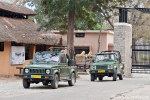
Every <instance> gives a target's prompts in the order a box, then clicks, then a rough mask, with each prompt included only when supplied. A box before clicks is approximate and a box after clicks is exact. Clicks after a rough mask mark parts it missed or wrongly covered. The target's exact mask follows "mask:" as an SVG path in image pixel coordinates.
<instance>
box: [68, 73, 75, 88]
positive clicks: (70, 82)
mask: <svg viewBox="0 0 150 100" xmlns="http://www.w3.org/2000/svg"><path fill="white" fill-rule="evenodd" d="M75 82H76V77H75V74H74V73H72V74H71V80H69V81H68V84H69V86H74V85H75Z"/></svg>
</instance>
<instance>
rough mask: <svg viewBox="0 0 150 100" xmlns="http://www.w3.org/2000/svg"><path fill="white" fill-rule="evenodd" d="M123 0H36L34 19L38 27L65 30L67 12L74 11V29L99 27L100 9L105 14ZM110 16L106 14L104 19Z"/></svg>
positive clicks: (66, 26)
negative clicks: (39, 25) (38, 24)
mask: <svg viewBox="0 0 150 100" xmlns="http://www.w3.org/2000/svg"><path fill="white" fill-rule="evenodd" d="M123 2H124V0H38V1H36V3H37V5H38V6H37V7H36V8H37V9H36V10H35V11H36V12H37V14H38V15H37V16H36V19H37V21H38V22H39V23H40V24H41V28H40V29H46V30H61V31H63V32H64V31H66V30H67V28H68V12H69V11H75V18H74V20H75V22H74V29H75V30H76V29H81V30H86V29H99V28H98V27H99V25H98V23H99V20H100V19H101V18H102V17H100V15H101V12H102V10H104V11H105V13H106V14H108V12H109V14H113V13H111V12H112V11H113V9H114V8H115V7H116V6H117V5H119V4H122V3H123ZM110 17H111V16H107V18H106V19H108V18H110Z"/></svg>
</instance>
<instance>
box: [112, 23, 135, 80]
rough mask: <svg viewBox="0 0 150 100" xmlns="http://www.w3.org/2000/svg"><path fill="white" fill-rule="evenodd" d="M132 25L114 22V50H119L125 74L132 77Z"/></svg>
mask: <svg viewBox="0 0 150 100" xmlns="http://www.w3.org/2000/svg"><path fill="white" fill-rule="evenodd" d="M131 46H132V25H131V24H127V23H115V24H114V50H118V51H120V53H121V56H122V62H123V64H124V67H125V69H124V76H125V77H131V75H132V74H131V67H132V58H131V56H132V48H131Z"/></svg>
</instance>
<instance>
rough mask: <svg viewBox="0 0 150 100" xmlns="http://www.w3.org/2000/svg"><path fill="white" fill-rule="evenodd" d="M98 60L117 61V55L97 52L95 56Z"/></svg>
mask: <svg viewBox="0 0 150 100" xmlns="http://www.w3.org/2000/svg"><path fill="white" fill-rule="evenodd" d="M95 61H96V62H100V61H115V55H114V54H112V53H111V54H97V55H96V57H95Z"/></svg>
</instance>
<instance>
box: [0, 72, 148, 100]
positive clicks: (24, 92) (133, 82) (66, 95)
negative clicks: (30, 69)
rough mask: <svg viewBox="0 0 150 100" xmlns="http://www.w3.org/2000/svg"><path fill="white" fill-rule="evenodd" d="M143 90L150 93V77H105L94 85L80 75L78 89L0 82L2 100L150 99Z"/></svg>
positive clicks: (88, 77)
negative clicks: (113, 79) (25, 87)
mask: <svg viewBox="0 0 150 100" xmlns="http://www.w3.org/2000/svg"><path fill="white" fill-rule="evenodd" d="M144 88H146V89H147V91H149V89H148V88H150V77H147V78H146V77H141V78H140V77H135V78H124V80H119V79H118V80H117V81H112V78H109V77H104V80H103V81H98V80H97V81H95V82H91V81H90V76H89V75H80V78H78V79H77V83H76V84H75V86H72V87H70V86H68V83H67V82H60V83H59V88H58V89H51V87H50V85H49V86H43V85H42V84H31V87H30V88H29V89H24V88H23V86H22V80H21V79H17V80H0V100H110V99H112V100H116V99H118V100H122V99H123V100H132V99H133V98H135V100H137V99H140V100H141V99H142V98H141V97H135V96H139V94H141V96H142V95H143V97H144V99H143V100H150V94H149V95H147V94H145V92H146V93H147V91H144V90H143V91H142V93H143V94H142V93H141V90H142V89H144ZM149 93H150V91H149ZM132 94H133V95H132ZM123 96H124V97H123ZM125 96H126V98H125ZM131 96H132V97H131ZM131 98H132V99H131Z"/></svg>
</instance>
